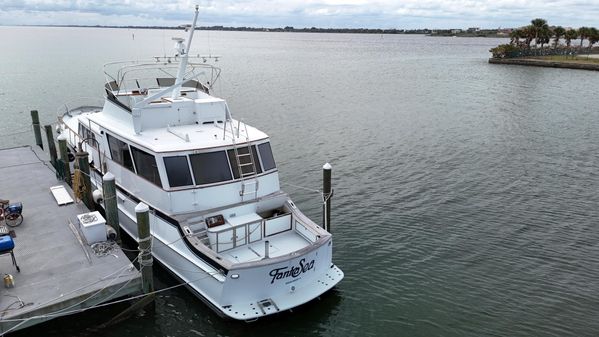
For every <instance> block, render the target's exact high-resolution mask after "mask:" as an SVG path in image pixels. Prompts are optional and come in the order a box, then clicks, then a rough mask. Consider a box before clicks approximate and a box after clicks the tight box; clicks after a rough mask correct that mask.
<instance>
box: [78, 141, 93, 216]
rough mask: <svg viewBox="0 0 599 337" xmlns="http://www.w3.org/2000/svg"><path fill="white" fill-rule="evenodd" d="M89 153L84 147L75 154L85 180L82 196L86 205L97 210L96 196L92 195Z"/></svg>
mask: <svg viewBox="0 0 599 337" xmlns="http://www.w3.org/2000/svg"><path fill="white" fill-rule="evenodd" d="M88 156H89V154H88V153H87V152H85V151H83V150H82V149H79V151H77V153H76V154H75V158H76V160H77V164H78V165H79V171H81V172H80V175H81V178H82V180H83V186H82V187H80V188H83V197H82V198H81V199H82V200H83V202H84V203H85V206H87V208H89V209H90V210H91V211H93V210H95V209H96V207H95V205H94V198H93V196H92V182H91V179H90V177H89V161H88V159H87V157H88Z"/></svg>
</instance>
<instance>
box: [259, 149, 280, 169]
mask: <svg viewBox="0 0 599 337" xmlns="http://www.w3.org/2000/svg"><path fill="white" fill-rule="evenodd" d="M258 151H259V152H260V158H261V159H262V166H263V167H264V171H268V170H272V169H274V168H276V167H277V166H276V165H275V158H274V157H273V156H272V151H271V149H270V143H262V144H260V145H258Z"/></svg>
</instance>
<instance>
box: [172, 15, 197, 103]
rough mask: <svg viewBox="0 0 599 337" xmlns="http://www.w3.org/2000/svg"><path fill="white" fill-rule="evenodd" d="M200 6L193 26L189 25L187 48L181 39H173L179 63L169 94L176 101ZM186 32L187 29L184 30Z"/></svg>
mask: <svg viewBox="0 0 599 337" xmlns="http://www.w3.org/2000/svg"><path fill="white" fill-rule="evenodd" d="M199 8H200V6H198V5H196V12H195V16H194V18H193V24H192V25H191V27H190V28H189V29H190V32H189V38H188V39H187V47H186V46H185V44H184V43H183V41H184V40H183V39H173V40H175V41H176V42H177V44H176V46H175V48H176V50H177V55H178V56H181V61H180V62H179V70H178V71H177V79H176V80H175V85H174V86H173V91H172V93H171V98H172V99H176V98H177V97H178V96H179V88H181V84H182V83H183V76H184V75H185V69H186V68H187V57H188V55H189V49H190V48H191V40H192V39H193V32H194V31H195V29H196V22H197V20H198V13H199ZM186 30H187V29H186Z"/></svg>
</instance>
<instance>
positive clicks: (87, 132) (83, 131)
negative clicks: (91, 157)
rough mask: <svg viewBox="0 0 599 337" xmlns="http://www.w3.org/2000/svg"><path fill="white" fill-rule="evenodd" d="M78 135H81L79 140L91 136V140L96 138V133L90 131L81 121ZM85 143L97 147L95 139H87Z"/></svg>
mask: <svg viewBox="0 0 599 337" xmlns="http://www.w3.org/2000/svg"><path fill="white" fill-rule="evenodd" d="M79 137H81V140H84V139H87V138H91V139H93V140H95V139H96V135H95V134H94V133H93V132H91V131H90V130H89V129H88V128H87V127H86V126H85V125H83V124H81V123H79ZM86 143H87V144H89V145H91V146H93V147H97V146H96V142H95V141H87V142H86Z"/></svg>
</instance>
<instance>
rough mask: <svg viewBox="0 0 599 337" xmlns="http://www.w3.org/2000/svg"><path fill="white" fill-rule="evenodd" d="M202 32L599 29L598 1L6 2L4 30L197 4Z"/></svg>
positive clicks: (173, 19) (142, 17)
mask: <svg viewBox="0 0 599 337" xmlns="http://www.w3.org/2000/svg"><path fill="white" fill-rule="evenodd" d="M196 2H197V3H198V4H199V6H200V24H201V25H208V26H210V25H225V26H252V27H263V26H264V27H281V26H287V25H290V26H295V27H312V26H317V27H367V28H423V27H428V28H448V27H456V28H460V27H467V26H478V27H499V26H502V27H513V26H522V25H525V24H528V23H529V21H530V20H531V19H533V18H536V17H542V18H545V19H547V20H548V21H549V23H550V24H559V25H564V26H582V25H587V26H595V25H596V18H597V17H598V16H599V0H592V1H588V0H587V1H584V0H574V1H566V0H547V1H541V0H526V1H525V0H495V1H492V0H402V1H390V0H372V1H367V0H303V1H300V0H287V1H272V0H252V1H250V0H221V1H217V0H200V1H190V0H179V1H164V0H144V1H132V0H124V1H123V0H119V1H116V0H107V1H101V0H90V1H85V0H54V1H49V0H22V1H16V0H2V1H0V24H3V25H20V24H80V25H96V24H100V25H170V26H175V25H180V24H184V23H188V22H189V21H190V20H191V17H192V15H193V14H192V11H193V7H194V5H195V3H196Z"/></svg>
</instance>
